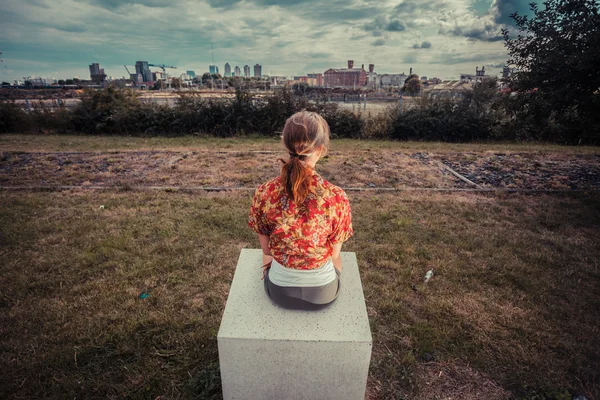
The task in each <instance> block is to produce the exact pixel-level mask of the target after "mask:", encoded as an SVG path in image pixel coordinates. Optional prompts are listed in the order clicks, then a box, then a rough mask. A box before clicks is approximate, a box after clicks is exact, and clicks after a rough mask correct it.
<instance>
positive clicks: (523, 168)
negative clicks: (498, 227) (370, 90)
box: [0, 150, 600, 190]
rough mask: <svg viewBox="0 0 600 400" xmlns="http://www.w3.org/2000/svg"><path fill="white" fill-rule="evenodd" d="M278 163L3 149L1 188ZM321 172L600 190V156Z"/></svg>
mask: <svg viewBox="0 0 600 400" xmlns="http://www.w3.org/2000/svg"><path fill="white" fill-rule="evenodd" d="M280 157H282V158H285V157H286V155H285V153H283V152H282V153H279V152H273V151H263V152H260V151H218V152H211V151H202V150H200V151H169V150H165V151H162V150H153V151H111V152H97V153H92V152H43V153H42V152H25V153H23V152H10V151H5V152H2V153H0V186H4V187H23V186H32V187H41V188H44V187H49V188H50V187H55V186H61V185H63V186H88V187H138V186H142V187H143V186H159V187H160V186H165V187H204V186H206V187H224V188H239V187H256V186H257V185H258V184H260V183H262V182H265V181H266V180H268V179H270V178H272V177H274V176H276V175H277V174H278V171H279V164H278V162H277V159H278V158H280ZM317 168H318V170H319V172H320V174H321V175H322V176H323V177H324V178H325V179H327V180H329V181H330V182H332V183H334V184H336V185H339V186H342V187H346V188H357V189H360V188H365V189H409V188H429V189H433V188H438V189H459V188H460V189H463V188H464V189H467V188H484V189H496V188H502V189H526V190H529V189H534V190H599V189H600V154H567V153H546V154H540V153H531V152H522V153H517V152H513V153H494V152H469V153H464V152H461V153H447V152H445V153H433V152H412V153H411V152H401V151H395V150H377V151H372V152H369V151H366V152H365V151H354V152H344V153H343V154H341V153H338V154H336V153H332V154H331V155H330V156H328V157H326V158H324V159H323V160H321V161H320V162H319V164H318V166H317ZM450 170H452V171H454V172H455V174H453V173H452V171H450ZM461 177H462V178H463V179H461ZM469 181H470V182H472V184H471V183H469Z"/></svg>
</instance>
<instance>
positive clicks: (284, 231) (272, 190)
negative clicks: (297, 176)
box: [248, 169, 354, 269]
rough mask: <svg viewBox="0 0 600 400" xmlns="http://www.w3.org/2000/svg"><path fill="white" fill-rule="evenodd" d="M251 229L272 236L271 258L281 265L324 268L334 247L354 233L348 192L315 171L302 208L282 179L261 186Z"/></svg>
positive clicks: (257, 194)
mask: <svg viewBox="0 0 600 400" xmlns="http://www.w3.org/2000/svg"><path fill="white" fill-rule="evenodd" d="M248 226H249V227H250V228H252V229H253V230H254V231H255V232H257V233H259V234H261V235H265V236H268V237H269V248H270V250H271V255H272V256H273V258H274V259H275V260H277V262H279V263H280V264H281V265H284V266H286V267H288V268H294V269H313V268H318V267H320V266H321V265H322V264H323V263H324V262H325V261H327V259H328V258H329V257H331V254H332V252H333V245H334V244H336V243H340V242H344V241H346V240H348V238H350V236H352V235H353V234H354V231H353V230H352V217H351V213H350V202H349V200H348V197H347V196H346V193H345V192H344V191H343V190H342V189H341V188H339V187H337V186H335V185H333V184H331V183H329V182H327V181H326V180H324V179H323V178H322V177H321V176H320V175H319V174H318V173H317V172H316V171H315V170H314V169H311V184H310V189H309V194H308V196H307V197H306V200H305V201H304V203H302V204H301V205H296V204H295V203H294V202H293V201H291V199H290V198H289V197H288V195H287V193H286V192H285V188H284V187H283V185H282V183H281V178H280V177H277V178H274V179H271V180H270V181H268V182H267V183H264V184H262V185H260V186H259V187H258V188H257V189H256V192H255V194H254V199H253V201H252V207H251V208H250V215H249V218H248Z"/></svg>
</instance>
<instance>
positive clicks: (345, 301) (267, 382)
mask: <svg viewBox="0 0 600 400" xmlns="http://www.w3.org/2000/svg"><path fill="white" fill-rule="evenodd" d="M341 257H342V266H343V270H342V275H341V279H342V281H341V288H340V294H339V296H338V298H337V300H336V301H335V302H333V303H332V304H331V305H330V306H329V307H327V308H325V309H323V310H319V311H302V310H287V309H284V308H281V307H279V306H277V305H276V304H275V303H273V302H272V301H271V300H270V299H269V298H268V296H267V295H266V293H265V291H264V289H263V282H262V281H261V279H260V278H261V276H262V269H261V264H262V251H261V250H260V249H243V250H242V252H241V253H240V257H239V260H238V264H237V267H236V271H235V275H234V277H233V282H232V284H231V288H230V291H229V297H228V299H227V304H226V306H225V311H224V313H223V318H222V320H221V326H220V329H219V333H218V335H217V342H218V349H219V363H220V368H221V381H222V385H223V398H224V399H225V400H230V399H336V400H337V399H361V400H362V399H364V396H365V389H366V383H367V374H368V370H369V362H370V359H371V347H372V337H371V330H370V326H369V320H368V316H367V310H366V306H365V301H364V296H363V291H362V284H361V281H360V276H359V273H358V264H357V262H356V254H355V253H351V252H342V254H341Z"/></svg>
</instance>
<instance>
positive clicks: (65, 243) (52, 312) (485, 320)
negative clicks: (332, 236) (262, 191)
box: [0, 135, 600, 400]
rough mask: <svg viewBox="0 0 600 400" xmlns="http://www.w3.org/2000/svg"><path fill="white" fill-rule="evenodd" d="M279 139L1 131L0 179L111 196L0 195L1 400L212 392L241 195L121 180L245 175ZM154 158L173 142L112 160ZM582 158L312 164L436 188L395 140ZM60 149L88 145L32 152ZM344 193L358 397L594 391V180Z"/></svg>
mask: <svg viewBox="0 0 600 400" xmlns="http://www.w3.org/2000/svg"><path fill="white" fill-rule="evenodd" d="M279 146H280V145H279V142H278V141H276V140H274V139H265V138H260V137H249V138H240V139H215V138H196V137H184V138H174V139H165V138H131V137H106V136H104V137H89V136H40V135H31V136H30V135H0V151H2V152H4V154H0V170H3V171H10V173H5V174H4V176H0V182H4V183H5V184H28V183H32V184H35V183H39V182H40V180H44V181H45V182H48V183H53V184H65V183H69V184H70V183H73V184H84V185H85V182H94V184H97V183H98V182H99V183H103V182H104V183H106V184H110V185H114V186H115V187H117V188H118V189H112V190H107V191H101V192H98V191H85V190H73V191H62V192H52V191H21V192H10V191H0V204H1V205H2V206H1V207H0V309H1V312H0V398H14V399H30V398H55V399H63V398H86V399H87V398H152V399H156V398H162V399H179V398H181V399H188V398H201V399H220V398H221V386H220V377H219V366H218V354H217V345H216V333H217V331H218V328H219V323H220V319H221V315H222V312H223V309H224V306H225V302H226V299H227V294H228V290H229V285H230V283H231V279H232V277H233V272H234V268H235V265H236V261H237V257H238V255H239V252H240V249H242V248H244V247H250V248H258V247H259V243H258V240H257V238H256V235H255V234H254V233H253V232H252V231H251V230H250V229H249V228H247V227H246V218H247V212H248V209H249V206H250V200H251V197H250V196H251V192H230V193H206V192H186V191H184V190H169V191H167V190H165V191H154V192H147V191H138V190H131V189H132V188H133V187H135V186H136V185H138V184H139V185H147V184H165V185H166V184H172V185H186V184H196V185H216V184H219V185H229V184H231V185H234V186H235V185H240V184H241V185H244V186H253V185H256V184H257V183H259V182H262V181H264V180H265V179H266V178H267V177H270V176H273V174H274V173H276V170H277V166H276V164H275V163H274V161H273V159H274V157H275V156H274V155H269V156H268V157H262V155H256V154H254V155H252V156H250V155H249V154H248V153H247V151H248V150H265V149H266V150H269V149H270V150H278V151H280V150H281V148H280V147H279ZM150 149H154V150H168V151H169V152H157V153H156V154H154V153H150V155H143V154H139V153H127V152H120V153H108V152H109V151H111V150H150ZM213 149H221V150H240V151H241V153H235V154H231V155H223V154H221V155H210V152H209V151H208V150H213ZM203 150H206V151H203ZM371 150H372V151H371ZM598 150H599V148H597V147H596V148H594V147H564V148H563V147H559V146H556V145H534V144H510V143H509V144H506V143H496V144H489V143H488V144H443V143H416V142H389V141H381V142H379V141H349V140H348V141H345V140H334V141H333V142H332V153H333V152H334V151H338V152H339V153H338V154H336V155H335V156H332V157H331V158H329V159H325V160H323V161H322V162H320V164H319V167H318V169H319V171H321V173H322V174H323V176H324V177H326V178H327V179H329V180H331V181H332V182H334V183H337V184H340V185H346V186H356V185H366V184H368V183H370V182H374V183H375V184H377V185H378V186H382V185H402V184H407V185H408V186H427V187H429V186H432V187H433V186H435V187H443V186H444V185H450V184H451V183H452V182H451V181H448V182H447V177H444V176H443V175H441V173H440V172H439V171H438V170H437V169H436V168H432V167H429V166H425V165H424V164H421V163H419V162H417V161H415V160H413V159H410V158H409V157H408V156H407V155H406V154H403V153H404V151H406V152H409V151H410V152H419V151H430V152H433V153H436V154H442V153H445V154H446V155H448V156H449V157H451V158H452V157H453V158H452V159H456V160H460V159H465V157H467V158H468V157H470V156H472V157H475V155H476V154H475V153H485V152H491V151H495V152H504V151H507V152H529V153H536V154H539V155H540V156H539V157H538V156H535V157H530V158H531V159H532V160H538V161H540V160H541V161H544V160H558V159H561V158H565V159H567V160H570V159H571V156H570V155H572V154H581V153H585V154H587V155H586V156H585V157H593V155H594V154H597V153H598ZM63 151H94V152H100V153H99V154H93V155H85V156H79V155H73V156H68V157H66V156H64V155H60V154H31V153H28V152H63ZM193 151H197V154H195V153H193ZM15 152H17V153H15ZM18 152H23V153H18ZM342 152H343V154H341V153H342ZM396 152H398V154H396ZM463 152H464V153H469V154H465V155H464V156H463V157H461V155H460V154H456V153H463ZM544 154H548V157H545V156H541V155H544ZM434 155H435V154H434ZM586 160H587V159H586ZM541 161H540V162H541ZM524 162H525V161H524ZM525 163H526V162H525ZM590 165H591V164H590ZM59 167H60V168H59ZM82 182H83V183H82ZM348 195H349V197H350V200H351V204H352V212H353V221H354V229H355V232H356V234H355V236H354V237H353V238H352V239H351V240H350V241H349V242H347V244H345V246H344V251H355V252H356V253H357V258H358V262H359V267H360V272H361V277H362V281H363V287H364V293H365V298H366V302H367V311H368V314H369V320H370V324H371V329H372V332H373V339H374V347H373V356H372V359H371V367H370V372H369V381H368V387H367V397H368V398H369V399H386V400H387V399H407V400H408V399H410V400H431V399H446V398H456V399H465V400H469V399H473V400H475V399H478V400H479V399H486V400H487V399H489V400H496V399H498V400H499V399H507V398H516V399H526V400H543V399H546V400H563V399H571V398H572V397H573V395H575V394H581V395H585V396H586V397H587V398H588V399H589V400H593V399H598V398H600V383H599V382H600V372H598V371H600V332H599V329H598V322H597V321H598V320H599V318H600V311H599V310H600V297H599V296H598V290H597V288H598V287H599V284H600V271H599V260H600V248H599V247H598V245H597V243H599V242H600V213H599V211H600V194H599V193H598V192H597V191H596V192H594V191H591V192H579V193H562V194H554V195H547V194H539V195H523V194H490V193H479V194H478V193H466V192H462V193H436V192H425V193H423V192H421V193H420V192H399V193H395V194H385V193H384V194H379V193H366V192H348ZM101 206H102V207H101ZM429 269H433V270H434V276H433V278H432V279H431V281H430V282H428V283H427V284H425V283H424V282H423V277H424V275H425V273H426V271H428V270H429Z"/></svg>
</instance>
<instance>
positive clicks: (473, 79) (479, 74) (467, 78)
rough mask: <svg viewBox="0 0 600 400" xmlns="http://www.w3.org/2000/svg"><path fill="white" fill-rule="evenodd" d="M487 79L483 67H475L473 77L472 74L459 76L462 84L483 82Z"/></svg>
mask: <svg viewBox="0 0 600 400" xmlns="http://www.w3.org/2000/svg"><path fill="white" fill-rule="evenodd" d="M486 78H489V76H488V75H486V74H485V67H481V69H479V67H475V75H473V74H460V81H461V82H462V83H477V82H483V80H484V79H486Z"/></svg>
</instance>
